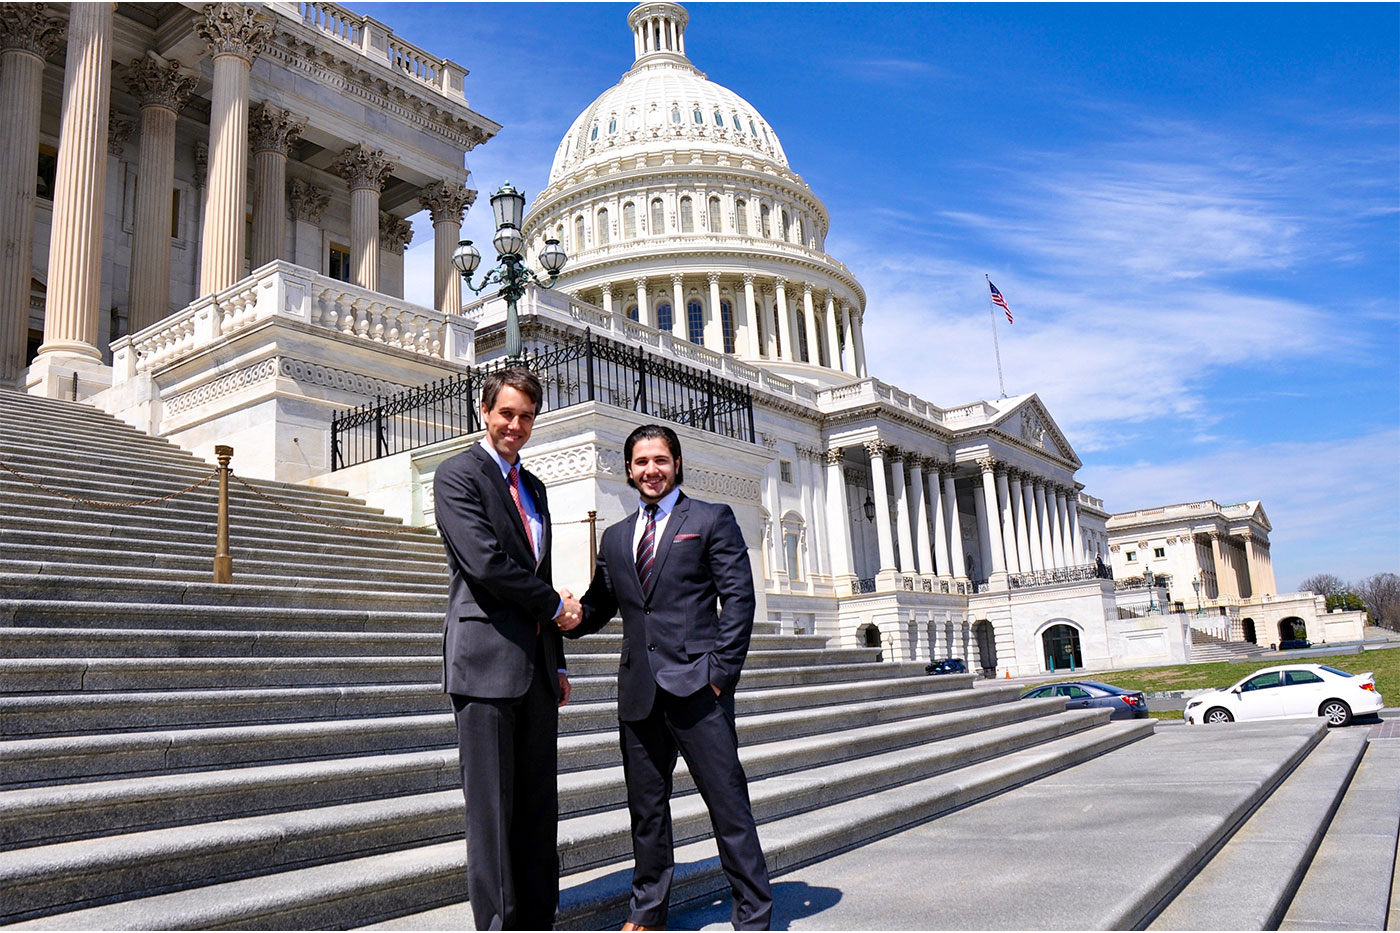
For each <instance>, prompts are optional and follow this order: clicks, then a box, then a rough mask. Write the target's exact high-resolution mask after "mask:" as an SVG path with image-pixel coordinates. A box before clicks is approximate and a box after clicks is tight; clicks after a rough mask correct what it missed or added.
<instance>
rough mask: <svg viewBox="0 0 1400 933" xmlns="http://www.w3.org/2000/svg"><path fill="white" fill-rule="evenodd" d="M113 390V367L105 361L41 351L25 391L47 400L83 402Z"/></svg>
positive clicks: (29, 373) (27, 380)
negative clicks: (59, 399) (105, 390)
mask: <svg viewBox="0 0 1400 933" xmlns="http://www.w3.org/2000/svg"><path fill="white" fill-rule="evenodd" d="M79 346H84V345H82V344H80V345H79ZM111 387H112V367H110V366H108V365H106V364H104V363H103V362H102V360H101V359H90V358H88V357H86V356H65V355H62V353H61V351H59V352H53V353H45V352H40V354H39V356H38V357H37V358H36V359H35V360H34V362H33V363H32V364H30V366H29V372H28V373H26V374H25V377H24V391H25V392H27V393H28V394H30V395H42V396H44V397H45V398H61V399H70V400H72V401H83V400H85V399H89V398H92V396H94V395H96V394H97V393H98V392H101V391H103V390H104V389H110V388H111Z"/></svg>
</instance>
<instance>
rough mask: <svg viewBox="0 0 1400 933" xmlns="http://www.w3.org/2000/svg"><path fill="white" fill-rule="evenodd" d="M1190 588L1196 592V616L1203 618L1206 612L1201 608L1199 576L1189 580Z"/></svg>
mask: <svg viewBox="0 0 1400 933" xmlns="http://www.w3.org/2000/svg"><path fill="white" fill-rule="evenodd" d="M1191 588H1192V589H1193V590H1195V591H1196V615H1198V616H1203V615H1205V614H1206V611H1205V609H1204V608H1203V607H1202V606H1201V577H1200V575H1199V574H1197V575H1196V576H1194V577H1192V578H1191Z"/></svg>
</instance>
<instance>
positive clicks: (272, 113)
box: [248, 101, 307, 155]
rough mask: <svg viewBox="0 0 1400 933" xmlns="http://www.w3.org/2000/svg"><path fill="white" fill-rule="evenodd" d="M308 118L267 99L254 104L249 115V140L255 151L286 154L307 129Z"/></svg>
mask: <svg viewBox="0 0 1400 933" xmlns="http://www.w3.org/2000/svg"><path fill="white" fill-rule="evenodd" d="M306 124H307V120H306V119H305V118H303V117H298V116H296V115H295V114H293V113H290V112H288V111H286V110H282V109H281V108H279V107H274V106H273V105H272V104H269V103H268V102H267V101H259V102H258V103H256V104H254V105H253V109H252V112H251V113H250V114H249V116H248V141H249V142H250V143H251V144H252V147H253V151H254V152H276V153H280V154H281V155H286V154H287V153H288V151H289V150H290V149H291V147H292V146H293V145H294V144H295V143H296V141H297V139H298V138H299V137H300V136H301V133H302V130H304V129H306Z"/></svg>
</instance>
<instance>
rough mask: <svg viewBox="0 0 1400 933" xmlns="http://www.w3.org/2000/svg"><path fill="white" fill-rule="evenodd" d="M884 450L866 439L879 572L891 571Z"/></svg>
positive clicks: (893, 566)
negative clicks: (873, 496) (872, 490)
mask: <svg viewBox="0 0 1400 933" xmlns="http://www.w3.org/2000/svg"><path fill="white" fill-rule="evenodd" d="M885 450H886V447H885V445H884V444H882V443H881V442H880V441H867V442H866V444H865V451H866V453H868V454H870V481H871V486H873V487H874V493H875V537H876V540H877V541H878V542H879V545H880V571H879V572H880V573H893V572H894V571H895V560H894V532H893V531H892V530H891V529H890V492H889V485H888V484H887V483H886V481H885Z"/></svg>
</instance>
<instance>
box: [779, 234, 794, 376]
mask: <svg viewBox="0 0 1400 933" xmlns="http://www.w3.org/2000/svg"><path fill="white" fill-rule="evenodd" d="M774 223H777V219H776V218H775V219H774ZM773 291H774V293H775V294H776V295H777V302H778V342H779V343H781V344H782V350H781V351H780V355H781V356H782V358H783V359H785V360H789V361H796V360H797V346H796V345H795V344H794V343H793V339H794V336H795V335H794V334H793V332H792V310H791V309H790V308H789V307H788V303H787V279H785V278H783V277H782V276H781V275H780V276H778V277H777V278H775V279H774V280H773Z"/></svg>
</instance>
